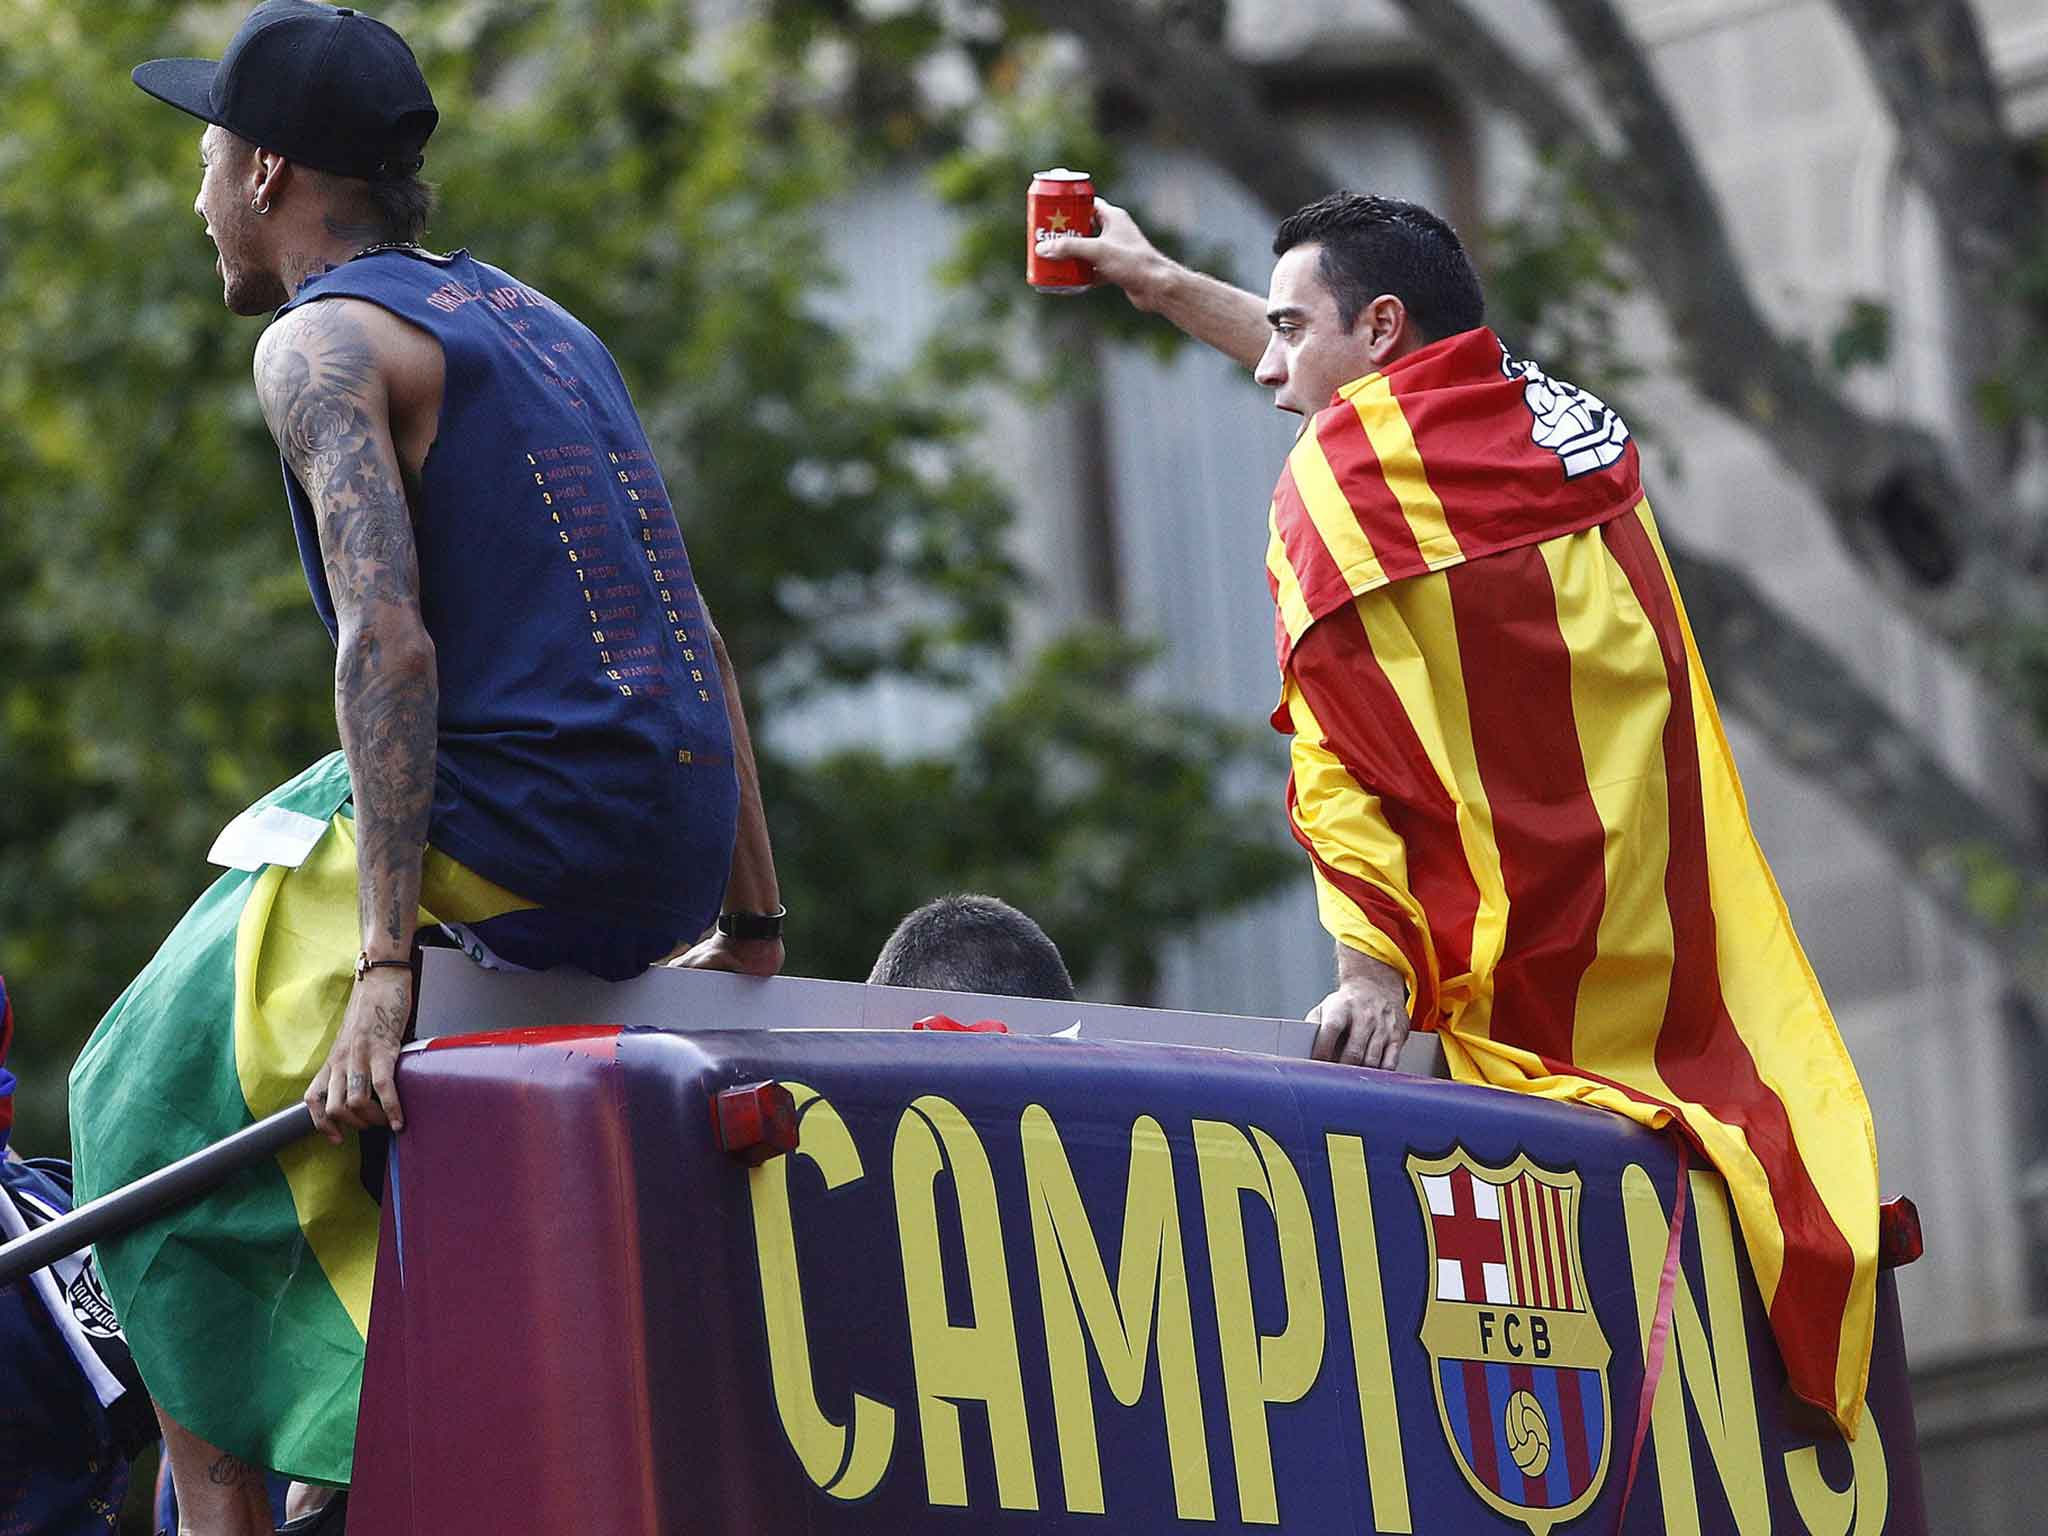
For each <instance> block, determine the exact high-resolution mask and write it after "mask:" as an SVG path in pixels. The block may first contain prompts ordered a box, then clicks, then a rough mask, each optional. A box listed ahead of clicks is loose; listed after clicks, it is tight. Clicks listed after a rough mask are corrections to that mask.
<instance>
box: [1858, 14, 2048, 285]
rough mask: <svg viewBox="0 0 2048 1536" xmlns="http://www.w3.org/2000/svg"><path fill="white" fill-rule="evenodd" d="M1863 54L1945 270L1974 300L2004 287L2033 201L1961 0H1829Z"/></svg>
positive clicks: (1972, 19)
mask: <svg viewBox="0 0 2048 1536" xmlns="http://www.w3.org/2000/svg"><path fill="white" fill-rule="evenodd" d="M1835 10H1836V11H1837V12H1838V13H1839V14H1840V15H1841V17H1842V19H1843V20H1844V21H1846V22H1847V23H1848V24H1849V29H1850V31H1851V32H1853V33H1854V34H1855V37H1856V41H1857V44H1858V45H1859V46H1860V47H1861V48H1862V50H1863V58H1864V62H1865V64H1866V65H1867V66H1868V68H1869V70H1870V77H1871V80H1872V81H1873V82H1874V83H1875V84H1876V86H1877V89H1878V93H1879V94H1880V95H1881V96H1883V98H1884V103H1885V106H1886V107H1887V108H1888V109H1889V111H1890V112H1891V117H1892V122H1893V123H1894V124H1895V125H1896V126H1897V128H1898V131H1899V146H1900V150H1901V152H1902V153H1903V154H1904V156H1905V160H1906V170H1907V173H1908V174H1909V175H1910V176H1911V177H1912V178H1913V180H1914V182H1916V183H1917V184H1918V185H1919V186H1920V188H1921V190H1923V191H1924V192H1926V194H1927V196H1928V199H1929V200H1930V201H1931V202H1932V203H1933V204H1934V209H1935V213H1936V215H1937V219H1938V222H1939V223H1940V225H1941V233H1942V240H1943V242H1944V244H1945V245H1946V246H1947V248H1948V254H1949V262H1950V266H1951V267H1952V269H1953V270H1954V272H1955V274H1956V276H1957V277H1958V278H1959V279H1960V280H1961V281H1962V282H1963V283H1964V285H1965V286H1966V287H1968V288H1969V289H1971V290H1973V297H1974V298H1976V299H1977V300H1978V301H1979V302H1983V303H1987V304H1991V303H1996V302H1997V301H1998V297H1999V295H2000V294H2002V293H2003V292H2005V289H2006V285H2007V283H2008V282H2009V281H2010V279H2011V277H2012V274H2013V270H2014V268H2015V266H2016V265H2017V264H2018V260H2019V254H2020V250H2021V247H2022V244H2023V242H2024V240H2025V238H2026V234H2027V232H2028V230H2029V228H2030V227H2031V226H2033V225H2034V224H2036V223H2037V222H2038V212H2037V209H2038V202H2037V199H2036V196H2035V194H2034V193H2033V191H2032V190H2031V189H2030V188H2029V187H2028V186H2027V185H2026V183H2025V181H2024V180H2023V179H2022V177H2021V175H2020V171H2019V165H2018V161H2017V157H2016V156H2015V154H2014V147H2013V142H2012V136H2011V134H2010V132H2009V131H2008V130H2007V128H2006V124H2005V113H2004V108H2003V104H2002V102H2001V100H2000V98H1999V93H1998V83H1997V81H1996V79H1995V78H1994V77H1993V75H1992V73H1991V61H1990V58H1989V57H1988V55H1987V54H1986V52H1985V48H1984V36H1983V32H1982V31H1981V29H1980V28H1979V27H1978V25H1977V17H1976V14H1975V12H1974V11H1973V10H1972V9H1971V7H1970V6H1969V4H1968V3H1967V0H1835Z"/></svg>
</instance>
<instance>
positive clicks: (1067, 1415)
mask: <svg viewBox="0 0 2048 1536" xmlns="http://www.w3.org/2000/svg"><path fill="white" fill-rule="evenodd" d="M1022 1132H1023V1142H1024V1182H1025V1185H1026V1187H1027V1188H1028V1190H1029V1196H1030V1201H1031V1237H1032V1246H1033V1248H1034V1249H1035V1250H1036V1252H1037V1255H1038V1293H1039V1297H1040V1299H1041V1301H1042V1302H1043V1304H1044V1307H1045V1348H1046V1356H1047V1359H1048V1362H1049V1364H1050V1365H1051V1367H1052V1400H1053V1413H1054V1418H1055V1420H1056V1422H1057V1424H1058V1428H1059V1441H1060V1468H1061V1471H1062V1472H1063V1473H1064V1475H1065V1478H1066V1491H1067V1508H1068V1509H1069V1510H1072V1511H1074V1512H1076V1513H1080V1514H1091V1515H1099V1514H1102V1513H1103V1502H1102V1463H1101V1457H1100V1455H1099V1453H1098V1450H1097V1446H1096V1438H1095V1394H1094V1391H1093V1390H1092V1387H1091V1384H1090V1381H1089V1375H1088V1355H1087V1350H1086V1347H1085V1345H1084V1343H1083V1341H1082V1337H1081V1328H1082V1324H1083V1323H1084V1322H1085V1323H1086V1325H1087V1330H1088V1342H1089V1343H1092V1344H1093V1345H1094V1346H1095V1355H1096V1358H1097V1359H1098V1360H1100V1361H1101V1362H1102V1374H1103V1377H1104V1379H1105V1380H1106V1381H1107V1382H1108V1383H1109V1390H1110V1391H1111V1392H1113V1393H1114V1394H1115V1395H1116V1400H1117V1401H1118V1402H1120V1403H1122V1404H1123V1405H1124V1406H1125V1407H1126V1408H1128V1407H1130V1406H1131V1405H1132V1404H1133V1403H1135V1402H1137V1400H1138V1398H1139V1396H1140V1395H1141V1394H1142V1393H1143V1392H1144V1390H1145V1361H1146V1358H1147V1356H1148V1355H1149V1354H1150V1353H1151V1344H1152V1319H1153V1311H1154V1308H1153V1302H1154V1299H1155V1298H1156V1299H1157V1301H1158V1309H1157V1310H1158V1318H1159V1388H1160V1397H1161V1399H1162V1400H1163V1401H1164V1403H1165V1406H1166V1444H1167V1454H1168V1456H1169V1458H1170V1459H1171V1462H1172V1466H1173V1502H1174V1508H1175V1510H1176V1512H1177V1513H1178V1514H1179V1516H1180V1518H1181V1519H1183V1520H1213V1519H1215V1518H1216V1500H1215V1495H1214V1493H1213V1492H1212V1490H1211V1487H1210V1479H1209V1445H1208V1440H1207V1437H1206V1434H1205V1432H1204V1430H1203V1426H1202V1393H1201V1383H1200V1380H1199V1379H1198V1377H1197V1376H1196V1373H1195V1332H1194V1314H1193V1309H1192V1307H1191V1305H1190V1303H1189V1301H1188V1271H1187V1261H1186V1258H1185V1256H1184V1255H1183V1253H1182V1251H1181V1237H1180V1209H1179V1206H1178V1204H1177V1203H1176V1201H1175V1198H1174V1189H1173V1154H1172V1152H1171V1151H1170V1150H1169V1148H1168V1147H1167V1144H1166V1134H1165V1132H1163V1131H1162V1130H1160V1128H1159V1122H1158V1121H1156V1120H1154V1119H1153V1118H1152V1117H1151V1116H1150V1115H1141V1116H1140V1117H1139V1118H1138V1120H1137V1122H1136V1123H1135V1124H1134V1125H1132V1127H1131V1165H1130V1178H1129V1181H1128V1182H1127V1183H1126V1185H1125V1189H1124V1221H1123V1249H1122V1255H1121V1258H1120V1259H1119V1262H1118V1264H1117V1281H1116V1290H1115V1292H1114V1293H1112V1292H1111V1290H1110V1288H1109V1275H1108V1273H1107V1271H1106V1270H1105V1268H1104V1266H1103V1262H1102V1249H1101V1247H1100V1245H1099V1244H1098V1243H1097V1242H1096V1240H1095V1229H1094V1228H1093V1227H1092V1226H1090V1225H1089V1221H1088V1212H1087V1210H1086V1208H1085V1207H1084V1206H1083V1205H1082V1204H1081V1191H1080V1188H1079V1186H1077V1185H1076V1184H1075V1182H1074V1170H1073V1167H1072V1165H1071V1164H1070V1163H1069V1162H1068V1161H1067V1154H1066V1149H1065V1148H1064V1147H1062V1146H1061V1145H1060V1136H1059V1129H1058V1127H1056V1126H1055V1125H1054V1124H1053V1119H1052V1116H1051V1115H1049V1114H1048V1113H1046V1111H1045V1109H1044V1107H1043V1106H1041V1105H1037V1104H1033V1105H1030V1106H1029V1107H1027V1108H1026V1109H1025V1111H1024V1118H1023V1127H1022ZM1077 1298H1078V1301H1079V1307H1078V1310H1077V1308H1076V1300H1077Z"/></svg>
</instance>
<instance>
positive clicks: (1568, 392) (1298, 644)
mask: <svg viewBox="0 0 2048 1536" xmlns="http://www.w3.org/2000/svg"><path fill="white" fill-rule="evenodd" d="M1271 529H1272V537H1271V542H1270V544H1269V547H1268V554H1267V575H1268V578H1269V580H1270V583H1271V587H1272V592H1273V598H1274V603H1275V606H1276V609H1277V615H1278V634H1277V639H1278V647H1279V656H1280V666H1281V673H1282V693H1281V700H1280V705H1279V707H1278V708H1277V709H1276V710H1275V711H1274V716H1273V723H1274V725H1275V726H1276V728H1278V729H1280V730H1282V731H1284V732H1290V733H1292V735H1293V737H1294V742H1293V748H1292V773H1291V775H1290V778H1289V784H1288V810H1289V818H1290V821H1291V823H1292V826H1293V830H1294V834H1295V836H1296V838H1297V839H1298V840H1299V841H1300V843H1301V844H1302V846H1303V847H1304V848H1306V849H1307V850H1308V853H1309V855H1310V858H1311V860H1312V862H1313V865H1314V871H1315V881H1316V890H1317V896H1318V902H1319V906H1320V911H1321V916H1322V920H1323V922H1324V925H1325V926H1326V927H1327V928H1329V930H1330V931H1331V932H1332V933H1333V934H1334V935H1335V936H1336V937H1337V938H1338V940H1339V941H1340V942H1342V943H1344V944H1346V945H1349V946H1351V947H1352V948H1355V949H1358V950H1361V951H1363V952H1365V953H1366V954H1369V955H1372V956H1374V957H1376V958H1378V959H1380V960H1382V961H1384V962H1385V963H1386V964H1388V965H1390V966H1392V967H1393V968H1394V969H1395V970H1397V971H1399V972H1400V973H1401V975H1402V976H1403V977H1404V978H1406V980H1407V983H1408V989H1409V1001H1410V1005H1411V1010H1412V1012H1413V1015H1414V1018H1415V1021H1416V1023H1417V1024H1418V1025H1420V1026H1421V1027H1423V1028H1432V1027H1433V1028H1435V1029H1437V1030H1438V1031H1439V1033H1440V1034H1441V1036H1442V1039H1443V1043H1444V1050H1445V1055H1446V1057H1447V1059H1448V1061H1449V1063H1450V1066H1451V1069H1452V1071H1453V1073H1454V1074H1455V1075H1456V1076H1457V1077H1459V1078H1461V1079H1464V1080H1467V1081H1476V1082H1486V1083H1491V1084H1494V1085H1495V1086H1498V1087H1503V1088H1511V1089H1516V1090H1519V1091H1522V1092H1527V1093H1536V1094H1541V1095H1543V1096H1545V1097H1548V1098H1557V1099H1572V1100H1578V1101H1581V1102H1584V1103H1588V1104H1595V1105H1599V1106H1601V1107H1603V1108H1606V1109H1610V1110H1614V1111H1616V1112H1618V1113H1621V1114H1624V1115H1627V1116H1629V1117H1630V1118H1632V1119H1635V1120H1638V1121H1640V1122H1642V1123H1644V1124H1646V1125H1649V1126H1652V1127H1662V1126H1664V1125H1665V1124H1668V1123H1670V1122H1672V1121H1673V1120H1676V1121H1677V1122H1678V1123H1679V1124H1680V1125H1682V1126H1683V1127H1684V1129H1685V1131H1686V1132H1687V1133H1688V1134H1689V1135H1690V1136H1691V1137H1692V1139H1693V1141H1694V1142H1695V1143H1696V1144H1697V1145H1698V1147H1699V1148H1700V1149H1701V1150H1702V1152H1703V1153H1704V1154H1705V1155H1706V1156H1707V1157H1709V1158H1710V1159H1711V1160H1712V1161H1713V1163H1714V1164H1715V1166H1716V1167H1717V1168H1718V1169H1719V1170H1720V1171H1721V1173H1722V1175H1723V1176H1724V1177H1725V1178H1726V1180H1727V1182H1728V1187H1729V1191H1730V1194H1731V1196H1732V1197H1733V1199H1734V1201H1735V1205H1736V1209H1737V1212H1738V1215H1739V1219H1740V1223H1741V1228H1742V1233H1743V1237H1744V1241H1745V1243H1746V1245H1747V1247H1748V1250H1749V1254H1750V1258H1751V1261H1752V1265H1753V1267H1754V1269H1755V1272H1756V1277H1757V1281H1758V1284H1759V1286H1760V1287H1761V1288H1762V1292H1763V1295H1764V1298H1765V1300H1766V1303H1767V1305H1768V1307H1769V1309H1770V1317H1771V1325H1772V1329H1773V1331H1774V1332H1775V1334H1776V1336H1777V1340H1778V1344H1779V1348H1780V1350H1781V1351H1782V1353H1783V1356H1784V1360H1785V1366H1786V1370H1787V1372H1788V1375H1789V1377H1790V1379H1791V1383H1792V1386H1793V1389H1794V1390H1795V1391H1796V1392H1798V1393H1799V1395H1800V1396H1802V1397H1804V1398H1805V1399H1807V1400H1808V1401H1809V1402H1812V1403H1814V1404H1815V1405H1817V1406H1819V1407H1821V1408H1823V1409H1825V1410H1827V1411H1828V1412H1829V1413H1830V1414H1832V1415H1833V1417H1834V1418H1835V1420H1836V1421H1837V1422H1838V1423H1839V1424H1840V1425H1841V1426H1842V1427H1843V1429H1844V1430H1845V1431H1847V1432H1849V1433H1853V1432H1854V1428H1855V1424H1856V1421H1857V1417H1858V1414H1859V1411H1860V1408H1861V1404H1862V1399H1863V1390H1864V1385H1865V1378H1866V1375H1867V1372H1868V1368H1869V1357H1870V1344H1871V1332H1872V1327H1873V1306H1874V1295H1875V1281H1876V1249H1877V1154H1876V1139H1875V1135H1874V1133H1873V1131H1872V1128H1871V1122H1870V1111H1869V1107H1868V1105H1867V1104H1866V1102H1865V1100H1864V1097H1863V1090H1862V1087H1861V1085H1860V1084H1859V1083H1858V1081H1857V1077H1856V1072H1855V1068H1854V1067H1853V1066H1852V1064H1851V1063H1850V1060H1849V1056H1848V1053H1847V1051H1846V1050H1845V1049H1844V1047H1843V1045H1842V1041H1841V1037H1840V1035H1839V1034H1838V1033H1837V1031H1836V1028H1835V1023H1834V1019H1833V1017H1832V1015H1831V1014H1830V1013H1829V1011H1828V1005H1827V1002H1826V1000H1825V999H1824V998H1823V997H1822V996H1821V991H1820V987H1819V985H1818V984H1817V983H1816V981H1815V979H1814V976H1813V972H1812V969H1811V968H1810V967H1809V965H1808V964H1807V961H1806V957H1805V955H1804V954H1803V952H1802V951H1801V949H1800V947H1799V941H1798V939H1797V938H1796V937H1795V936H1794V934H1793V931H1792V924H1791V921H1790V919H1789V917H1788V916H1787V914H1786V911H1785V904H1784V901H1783V899H1782V898H1781V897H1780V895H1779V893H1778V888H1777V884H1776V882H1775V881H1774V880H1773V879H1772V877H1771V873H1770V870H1769V868H1768V867H1767V866H1766V864H1765V862H1764V858H1763V854H1762V851H1761V850H1760V849H1759V848H1758V846H1757V843H1756V839H1755V837H1754V835H1753V834H1752V832H1751V830H1750V826H1749V816H1748V810H1747V807H1746V806H1745V804H1744V801H1743V796H1742V788H1741V785H1740V783H1739V781H1738V780H1737V778H1736V773H1735V765H1734V762H1733V760H1732V758H1731V757H1730V755H1729V751H1728V743H1727V740H1726V738H1725V737H1724V735H1723V733H1722V729H1721V723H1720V719H1719V717H1718V715H1717V714H1716V712H1715V709H1714V703H1713V697H1712V695H1711V693H1710V692H1709V691H1708V687H1707V679H1706V675H1705V673H1704V672H1703V671H1702V670H1701V666H1700V659H1699V655H1698V652H1697V650H1696V649H1695V647H1694V644H1693V640H1692V634H1691V631H1690V628H1689V627H1688V625H1687V622H1686V618H1685V611H1684V608H1683V605H1682V604H1681V603H1680V601H1679V596H1678V590H1677V588H1676V586H1675V585H1674V583H1673V581H1672V577H1671V571H1670V566H1669V564H1668V562H1667V561H1666V559H1665V556H1664V551H1663V548H1662V546H1661V544H1660V543H1659V540H1658V535H1657V529H1656V524H1655V523H1654V522H1653V521H1652V519H1651V516H1650V507H1649V503H1648V501H1647V500H1646V499H1645V498H1644V495H1643V490H1642V479H1641V471H1640V466H1639V463H1638V459H1637V454H1636V448H1635V445H1634V444H1633V443H1632V442H1631V441H1630V440H1629V438H1628V434H1627V430H1626V428H1625V427H1624V426H1623V425H1622V424H1621V422H1620V420H1619V419H1618V418H1617V417H1616V416H1615V415H1614V413H1613V412H1612V411H1610V410H1608V409H1607V408H1606V406H1604V405H1603V404H1602V403H1601V402H1600V401H1599V400H1598V399H1596V398H1595V397H1593V396H1592V395H1589V394H1587V393H1585V392H1584V391H1582V390H1578V389H1575V388H1573V387H1572V386H1570V385H1568V384H1564V383H1562V382H1561V381H1556V380H1552V379H1550V378H1548V377H1546V376H1545V375H1544V374H1543V373H1542V371H1541V370H1540V369H1538V368H1536V367H1534V366H1533V365H1531V364H1527V363H1522V362H1517V361H1516V360H1515V359H1513V358H1511V357H1509V356H1508V354H1507V353H1506V351H1505V349H1504V348H1503V347H1502V346H1501V344H1500V342H1499V341H1498V339H1497V338H1496V337H1495V336H1494V335H1493V333H1492V332H1491V331H1489V330H1486V329H1483V328H1482V329H1478V330H1473V331H1467V332H1464V333H1462V334H1460V335H1457V336H1453V337H1448V338H1446V339H1444V340H1442V341H1439V342H1436V343H1434V344H1432V345H1430V346H1428V347H1425V348H1423V349H1422V350H1420V351H1417V352H1415V353H1412V354H1410V355H1408V356H1407V357H1404V358H1402V359H1400V360H1399V361H1397V362H1396V363H1394V364H1393V365H1392V366H1390V367H1388V368H1387V369H1386V370H1384V371H1383V372H1380V373H1376V374H1372V375H1369V376H1367V377H1366V378H1363V379H1360V380H1357V381H1356V382H1354V383H1352V384H1349V385H1347V386H1345V387H1344V388H1343V389H1341V390H1340V391H1338V393H1337V396H1336V397H1335V399H1334V400H1333V402H1332V403H1331V405H1330V406H1329V408H1328V409H1326V410H1324V411H1323V412H1321V413H1320V414H1319V415H1318V416H1316V417H1315V418H1314V420H1313V421H1312V422H1311V423H1310V424H1309V425H1308V426H1307V428H1305V429H1304V431H1303V432H1302V434H1301V437H1300V439H1299V440H1298V441H1297V443H1296V444H1295V447H1294V449H1293V451H1292V452H1291V454H1290V455H1289V457H1288V461H1287V466H1286V469H1285V470H1284V472H1283V473H1282V474H1281V476H1280V482H1279V485H1278V487H1277V489H1276V490H1275V492H1274V497H1273V504H1272V523H1271Z"/></svg>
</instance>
